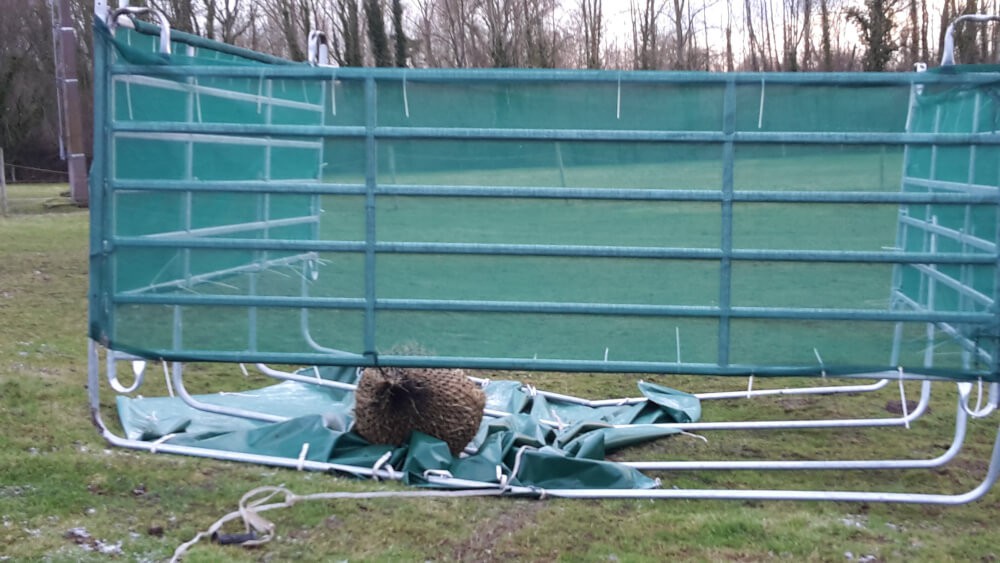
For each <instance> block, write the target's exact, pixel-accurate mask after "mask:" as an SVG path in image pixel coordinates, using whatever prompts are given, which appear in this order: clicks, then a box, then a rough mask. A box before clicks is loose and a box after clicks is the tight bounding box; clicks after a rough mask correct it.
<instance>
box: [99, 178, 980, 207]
mask: <svg viewBox="0 0 1000 563" xmlns="http://www.w3.org/2000/svg"><path fill="white" fill-rule="evenodd" d="M110 186H111V189H112V190H131V191H164V192H175V191H199V192H224V193H281V194H284V193H300V194H316V195H363V194H364V193H365V186H364V184H349V183H323V182H318V181H314V180H301V181H296V180H279V181H271V180H265V181H261V180H247V181H241V180H227V181H213V180H208V181H203V180H199V181H197V182H192V181H186V180H132V179H118V180H112V181H111V182H110ZM375 193H376V195H384V196H390V195H391V196H413V197H489V198H510V199H580V200H602V201H606V200H612V201H615V200H617V201H693V202H711V203H715V202H720V201H722V192H721V191H720V190H716V189H672V188H658V187H650V188H597V187H578V188H562V187H554V186H459V185H432V184H381V185H379V186H378V187H377V188H376V189H375ZM733 201H737V202H749V203H885V204H899V203H910V204H925V203H926V204H929V203H947V204H956V205H962V204H966V205H976V204H996V203H1000V190H994V192H993V193H992V194H981V193H977V194H961V193H932V192H896V191H893V192H862V191H849V190H843V191H833V190H831V191H816V190H782V191H769V190H744V191H736V192H734V193H733Z"/></svg>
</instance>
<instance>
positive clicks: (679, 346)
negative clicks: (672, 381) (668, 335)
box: [674, 326, 681, 364]
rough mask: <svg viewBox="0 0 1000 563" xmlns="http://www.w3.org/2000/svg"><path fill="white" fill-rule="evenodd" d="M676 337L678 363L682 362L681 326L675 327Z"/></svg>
mask: <svg viewBox="0 0 1000 563" xmlns="http://www.w3.org/2000/svg"><path fill="white" fill-rule="evenodd" d="M674 339H675V341H676V342H677V363H678V364H679V363H681V327H679V326H675V327H674Z"/></svg>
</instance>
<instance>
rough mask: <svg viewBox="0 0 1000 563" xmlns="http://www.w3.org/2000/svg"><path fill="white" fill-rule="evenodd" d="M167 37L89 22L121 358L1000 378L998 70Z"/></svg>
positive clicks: (102, 214) (96, 202) (104, 297)
mask: <svg viewBox="0 0 1000 563" xmlns="http://www.w3.org/2000/svg"><path fill="white" fill-rule="evenodd" d="M153 31H155V30H149V29H146V28H144V27H143V28H140V29H139V30H137V31H132V30H127V29H119V30H117V31H116V33H115V35H114V36H113V37H112V36H111V34H110V33H108V32H107V30H105V29H103V28H102V27H101V24H98V33H97V39H98V40H97V46H96V48H95V49H96V51H95V54H96V59H97V74H96V76H97V78H96V80H97V82H98V86H97V102H98V103H97V115H96V118H97V120H98V121H97V122H98V126H97V129H98V131H99V132H100V133H99V134H98V136H97V138H96V144H95V147H96V148H95V153H96V158H95V168H94V174H93V176H94V193H93V194H92V200H93V204H92V206H93V220H94V229H93V231H92V236H93V237H94V238H93V245H92V248H93V257H92V287H91V296H90V298H91V336H92V337H93V338H94V339H95V340H98V341H100V342H103V343H106V344H108V345H109V346H111V347H112V348H115V349H118V350H125V351H129V352H133V353H136V354H138V355H141V356H145V357H155V358H167V359H174V360H209V361H267V362H286V363H301V364H320V365H344V366H348V365H350V366H358V365H373V364H374V363H375V362H376V361H378V362H381V363H382V364H383V365H425V366H445V367H449V366H464V367H480V368H497V369H546V370H563V371H584V370H586V371H631V372H664V371H666V372H679V373H719V374H758V375H775V374H818V373H826V374H831V375H836V374H849V373H866V372H871V371H881V370H886V369H891V370H895V369H896V368H897V367H900V366H901V367H903V368H904V369H906V370H907V371H910V372H918V373H932V374H939V375H946V376H951V377H960V378H975V377H985V378H987V379H990V380H994V379H996V374H997V369H996V355H997V354H996V352H997V350H996V348H997V329H998V327H997V311H996V308H995V306H994V303H995V294H996V290H997V284H996V281H995V277H996V262H997V250H996V240H997V236H996V231H997V218H996V209H997V205H996V204H997V201H998V186H1000V171H998V166H1000V164H998V162H1000V158H998V150H1000V148H998V146H1000V138H998V133H997V129H998V117H997V115H998V111H1000V108H998V105H997V99H998V98H997V84H998V82H1000V72H998V70H997V68H995V67H958V69H957V70H956V69H950V70H949V71H947V72H937V71H932V72H927V73H921V74H915V73H914V74H870V73H869V74H743V73H736V74H707V73H658V72H614V71H597V72H591V71H533V70H468V69H465V70H416V69H361V68H322V67H310V66H308V65H300V64H279V61H274V60H270V59H268V58H265V57H258V58H254V57H253V56H251V55H250V54H249V53H248V52H241V51H239V50H233V49H231V48H228V47H226V46H222V45H220V44H216V43H212V42H208V41H205V40H196V39H194V38H186V37H185V38H184V41H181V40H176V41H175V49H174V53H175V54H174V55H170V56H166V55H159V54H157V53H156V52H155V50H156V45H157V38H156V37H155V36H154V35H149V34H148V33H152V32H153ZM178 37H182V36H175V39H177V38H178ZM227 49H228V50H227Z"/></svg>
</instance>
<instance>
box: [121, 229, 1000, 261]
mask: <svg viewBox="0 0 1000 563" xmlns="http://www.w3.org/2000/svg"><path fill="white" fill-rule="evenodd" d="M111 242H112V243H113V245H114V246H120V247H130V248H192V249H194V248H206V249H218V250H281V251H312V252H363V251H364V250H365V248H366V247H365V243H364V242H360V241H308V240H277V239H263V240H262V239H223V238H198V237H191V238H177V239H169V240H164V239H155V238H149V237H132V236H129V237H115V238H113V239H111ZM375 250H376V252H380V253H396V254H472V255H496V256H562V257H586V258H656V259H677V260H719V259H721V258H722V251H721V250H719V249H715V248H668V247H655V246H650V247H645V246H587V245H555V244H491V243H448V242H378V243H376V244H375ZM730 257H731V258H732V259H733V260H745V261H760V262H836V263H863V264H994V263H995V262H996V260H997V257H996V256H993V255H987V254H944V253H932V252H898V251H889V252H873V251H849V250H764V249H743V250H739V249H738V250H733V251H732V253H731V256H730Z"/></svg>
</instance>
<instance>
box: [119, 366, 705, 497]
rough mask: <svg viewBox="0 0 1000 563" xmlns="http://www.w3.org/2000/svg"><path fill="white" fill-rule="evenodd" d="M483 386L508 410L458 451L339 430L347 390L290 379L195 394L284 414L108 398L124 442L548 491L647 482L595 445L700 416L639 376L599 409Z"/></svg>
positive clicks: (659, 433)
mask: <svg viewBox="0 0 1000 563" xmlns="http://www.w3.org/2000/svg"><path fill="white" fill-rule="evenodd" d="M300 374H302V375H312V374H315V375H317V376H319V377H322V378H323V379H327V380H338V381H342V382H353V381H354V379H355V378H356V377H357V375H356V370H355V369H353V368H350V369H348V368H320V369H318V370H314V369H312V368H310V369H308V370H303V371H302V372H300ZM484 391H485V392H486V396H487V408H488V409H493V410H499V411H504V412H509V413H511V414H510V415H508V416H503V417H499V418H491V417H484V419H483V422H482V424H481V425H480V428H479V432H478V434H477V435H476V437H475V438H474V439H473V441H472V442H471V444H470V449H471V450H474V451H475V453H473V454H470V455H462V456H459V457H455V456H453V455H452V454H451V453H450V451H449V449H448V446H447V444H445V443H444V442H442V441H441V440H438V439H437V438H434V437H432V436H428V435H426V434H422V433H419V432H415V433H414V434H413V435H412V436H411V438H410V441H409V443H408V444H406V445H403V446H399V447H394V446H387V445H376V444H370V443H368V442H367V441H365V440H364V439H363V438H362V437H361V436H359V435H357V434H355V433H354V432H351V431H350V428H351V426H352V417H351V411H352V409H353V407H354V394H353V392H352V391H347V390H342V389H335V388H331V387H322V386H319V385H310V384H306V383H298V382H294V381H284V382H282V383H279V384H277V385H271V386H268V387H264V388H261V389H254V390H249V391H240V392H237V393H217V394H211V395H199V396H197V399H198V400H200V401H202V402H205V403H211V404H213V405H219V406H226V407H231V408H239V409H243V410H248V411H256V412H261V413H266V414H271V415H277V416H281V417H287V418H288V420H285V421H283V422H272V423H268V422H262V421H258V420H250V419H246V418H240V417H234V416H228V415H222V414H215V413H209V412H205V411H201V410H197V409H194V408H192V407H190V406H188V405H187V404H186V403H184V402H183V401H182V400H181V399H179V398H174V397H156V398H147V397H138V398H130V397H125V396H119V397H118V412H119V416H120V417H121V421H122V426H123V427H124V430H125V433H126V435H127V436H128V437H129V438H131V439H135V440H148V441H152V440H158V439H162V438H163V437H164V436H170V435H172V436H170V437H169V438H168V439H167V440H166V441H167V442H168V443H170V444H175V445H184V446H191V447H199V448H208V449H217V450H224V451H230V452H240V453H247V454H255V455H268V456H277V457H284V458H292V459H297V458H299V457H303V459H305V460H309V461H318V462H327V463H334V464H338V465H346V466H353V467H358V468H371V467H372V466H374V465H375V464H376V463H378V462H379V461H380V460H381V458H383V457H384V456H385V455H386V454H387V453H390V452H391V455H390V458H389V460H388V464H389V465H391V467H393V468H395V470H396V471H401V472H402V473H403V476H402V479H403V481H404V482H406V483H408V484H411V485H418V486H427V485H429V483H428V481H427V478H426V476H427V475H428V474H429V473H428V472H430V474H435V475H440V474H445V473H444V472H447V474H449V475H451V476H452V477H454V478H456V479H459V480H471V481H479V482H483V483H495V484H497V485H500V484H501V479H504V480H505V482H506V483H507V484H509V485H512V486H526V487H540V488H550V489H560V488H562V489H567V488H573V489H576V488H608V489H621V488H650V487H654V486H655V485H656V482H655V481H654V480H653V479H651V478H649V477H647V476H645V475H643V474H642V473H640V472H638V471H637V470H635V469H633V468H630V467H626V466H624V465H622V464H618V463H614V462H611V461H607V460H605V459H604V458H605V455H607V454H608V453H609V452H611V451H613V450H616V449H618V448H622V447H625V446H628V445H631V444H636V443H640V442H644V441H648V440H653V439H656V438H660V437H663V436H667V435H670V434H674V433H676V432H677V430H675V429H672V428H662V427H657V426H654V425H655V424H657V423H665V422H694V421H696V420H698V419H699V418H700V416H701V405H700V403H699V401H698V399H697V398H696V397H694V396H693V395H690V394H688V393H683V392H680V391H676V390H674V389H670V388H668V387H663V386H660V385H655V384H652V383H648V382H640V383H639V391H640V392H641V393H642V395H643V396H644V397H646V399H647V400H646V401H644V402H639V403H635V404H622V405H616V406H603V407H589V406H585V405H579V404H574V403H569V402H564V401H559V400H555V399H552V398H547V397H545V396H544V395H542V394H538V393H534V392H533V390H531V389H530V388H526V387H525V386H524V385H523V384H521V383H520V382H517V381H491V382H490V383H489V385H487V386H486V387H485V388H484ZM552 423H554V424H552ZM306 444H308V446H306ZM303 452H304V455H303ZM498 468H499V470H498ZM434 486H435V487H440V486H442V485H441V483H440V482H435V483H434Z"/></svg>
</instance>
